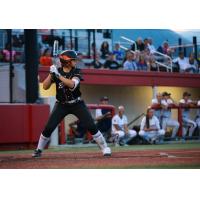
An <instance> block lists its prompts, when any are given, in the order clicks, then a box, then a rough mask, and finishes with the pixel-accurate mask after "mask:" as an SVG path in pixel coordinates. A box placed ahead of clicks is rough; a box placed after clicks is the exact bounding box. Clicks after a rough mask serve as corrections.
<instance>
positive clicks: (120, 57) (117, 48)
mask: <svg viewBox="0 0 200 200" xmlns="http://www.w3.org/2000/svg"><path fill="white" fill-rule="evenodd" d="M113 54H114V55H115V59H116V60H117V61H121V60H123V51H122V50H120V45H119V43H116V44H115V48H114V50H113Z"/></svg>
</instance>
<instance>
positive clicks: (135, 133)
mask: <svg viewBox="0 0 200 200" xmlns="http://www.w3.org/2000/svg"><path fill="white" fill-rule="evenodd" d="M129 134H130V137H132V138H133V137H136V135H137V132H136V131H135V130H129Z"/></svg>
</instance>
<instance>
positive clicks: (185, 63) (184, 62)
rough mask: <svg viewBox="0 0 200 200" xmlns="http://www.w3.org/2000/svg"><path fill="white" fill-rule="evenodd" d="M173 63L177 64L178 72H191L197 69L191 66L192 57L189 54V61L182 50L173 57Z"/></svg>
mask: <svg viewBox="0 0 200 200" xmlns="http://www.w3.org/2000/svg"><path fill="white" fill-rule="evenodd" d="M173 63H175V64H177V65H178V66H179V69H180V72H190V73H193V72H194V71H195V70H197V69H196V68H195V67H194V66H192V63H193V64H194V57H193V56H192V55H191V57H190V61H189V58H186V57H185V56H184V53H183V52H182V51H181V52H179V57H178V58H175V59H173ZM190 63H191V64H190Z"/></svg>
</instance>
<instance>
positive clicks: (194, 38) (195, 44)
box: [193, 36, 198, 59]
mask: <svg viewBox="0 0 200 200" xmlns="http://www.w3.org/2000/svg"><path fill="white" fill-rule="evenodd" d="M193 45H194V57H195V59H197V57H198V55H197V37H196V36H194V37H193Z"/></svg>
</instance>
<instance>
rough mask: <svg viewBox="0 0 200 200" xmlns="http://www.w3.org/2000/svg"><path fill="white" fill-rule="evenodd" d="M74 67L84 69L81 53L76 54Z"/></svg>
mask: <svg viewBox="0 0 200 200" xmlns="http://www.w3.org/2000/svg"><path fill="white" fill-rule="evenodd" d="M76 67H77V68H79V69H84V68H86V66H85V63H84V62H83V54H82V53H78V54H77V62H76Z"/></svg>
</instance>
